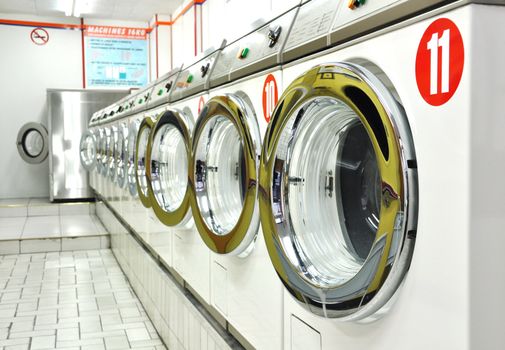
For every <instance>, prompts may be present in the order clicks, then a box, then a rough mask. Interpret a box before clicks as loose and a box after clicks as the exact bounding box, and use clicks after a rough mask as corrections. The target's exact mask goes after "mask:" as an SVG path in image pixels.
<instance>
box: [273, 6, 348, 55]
mask: <svg viewBox="0 0 505 350" xmlns="http://www.w3.org/2000/svg"><path fill="white" fill-rule="evenodd" d="M338 3H344V1H340V2H337V3H336V2H335V1H334V0H319V1H310V2H308V3H306V4H303V5H302V6H301V7H300V10H299V11H298V14H297V16H296V19H295V22H294V24H293V28H292V29H291V32H290V34H289V38H288V40H287V42H286V45H285V49H284V51H283V53H282V58H281V60H282V62H289V61H292V60H294V59H297V58H299V57H303V56H305V55H308V54H310V53H313V52H315V51H319V50H322V49H324V48H325V47H326V46H327V45H328V35H329V32H330V29H331V25H332V24H333V20H334V18H335V14H336V13H337V10H338V6H337V4H338ZM345 3H347V2H346V1H345Z"/></svg>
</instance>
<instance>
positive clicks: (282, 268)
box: [260, 63, 417, 320]
mask: <svg viewBox="0 0 505 350" xmlns="http://www.w3.org/2000/svg"><path fill="white" fill-rule="evenodd" d="M416 174H417V171H416V161H415V154H414V147H413V143H412V137H411V133H410V129H409V126H408V122H407V117H406V116H405V114H404V111H403V109H402V108H401V106H400V105H399V103H398V102H397V101H396V99H395V98H394V97H393V93H392V91H391V90H390V89H389V88H387V87H386V85H384V84H383V83H382V81H381V80H380V79H379V78H378V77H377V76H375V75H373V74H372V73H370V72H369V71H368V70H366V69H365V68H363V67H361V66H357V65H354V64H345V63H340V64H331V65H321V66H317V67H315V68H313V69H311V70H309V71H308V72H306V73H305V74H303V75H302V76H300V77H299V78H297V79H296V80H295V81H294V82H293V83H292V84H291V85H290V86H289V87H288V88H287V90H286V91H285V92H284V94H283V96H282V97H281V99H280V101H279V103H278V105H277V107H276V109H275V111H274V113H273V119H272V120H271V122H270V125H269V127H268V129H267V132H266V135H265V140H264V146H263V152H262V156H261V180H260V181H261V191H260V193H261V195H260V209H261V223H262V227H263V232H264V236H265V241H266V244H267V247H268V251H269V254H270V257H271V260H272V263H273V265H274V267H275V269H276V270H277V273H278V275H279V277H280V278H281V279H282V281H283V283H284V285H285V286H286V287H287V289H288V290H289V291H290V292H291V294H292V295H293V296H294V297H295V298H296V299H298V300H299V301H300V302H301V303H302V304H303V305H305V306H306V307H307V308H308V309H309V310H311V311H312V312H314V313H316V314H319V315H321V316H325V317H331V318H341V319H344V320H358V319H363V318H366V317H376V316H377V315H378V313H377V311H378V310H379V309H381V308H382V306H384V305H385V304H386V303H387V302H388V301H389V300H390V299H391V297H392V295H393V294H394V292H395V291H396V289H397V288H398V286H399V285H400V283H401V282H402V280H403V279H404V276H405V273H406V271H407V269H408V267H409V265H410V260H411V257H412V252H413V247H414V241H415V235H416V234H415V232H416V231H415V230H416V217H417V196H416V193H417V175H416ZM372 315H374V316H372Z"/></svg>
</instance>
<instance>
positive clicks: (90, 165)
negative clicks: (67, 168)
mask: <svg viewBox="0 0 505 350" xmlns="http://www.w3.org/2000/svg"><path fill="white" fill-rule="evenodd" d="M96 143H97V140H96V137H95V133H94V132H93V131H92V130H86V131H85V132H84V134H83V135H82V137H81V143H80V150H79V154H80V157H81V164H82V166H83V167H84V169H86V170H87V171H92V170H93V169H94V168H95V166H96V157H97V155H96V152H97V144H96Z"/></svg>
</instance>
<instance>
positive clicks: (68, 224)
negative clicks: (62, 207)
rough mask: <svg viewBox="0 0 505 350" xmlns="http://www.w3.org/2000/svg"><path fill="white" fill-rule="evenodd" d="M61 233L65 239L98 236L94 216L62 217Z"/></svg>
mask: <svg viewBox="0 0 505 350" xmlns="http://www.w3.org/2000/svg"><path fill="white" fill-rule="evenodd" d="M61 232H62V235H63V236H64V237H66V236H69V237H74V236H85V235H96V234H98V230H97V227H96V225H95V222H94V221H93V218H92V216H90V215H89V214H87V215H67V216H62V217H61Z"/></svg>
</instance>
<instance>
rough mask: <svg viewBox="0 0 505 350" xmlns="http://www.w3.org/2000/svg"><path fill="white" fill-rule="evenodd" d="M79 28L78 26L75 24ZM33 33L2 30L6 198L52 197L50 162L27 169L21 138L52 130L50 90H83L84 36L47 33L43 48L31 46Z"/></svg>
mask: <svg viewBox="0 0 505 350" xmlns="http://www.w3.org/2000/svg"><path fill="white" fill-rule="evenodd" d="M0 18H3V19H9V18H10V19H17V20H31V21H34V20H35V21H45V22H59V23H61V22H63V21H62V20H61V18H59V19H54V18H40V17H38V18H35V17H27V16H12V15H6V14H0ZM64 20H65V19H64ZM66 21H67V22H68V20H66ZM73 23H75V24H78V22H77V21H76V20H75V19H74V21H73ZM32 30H33V28H32V27H18V26H6V25H0V43H2V53H1V56H0V77H1V79H0V104H1V106H2V109H1V112H0V113H1V116H0V118H1V119H0V120H1V125H2V127H1V128H0V149H1V150H2V153H1V157H0V198H14V197H47V196H48V195H49V177H48V172H49V166H48V161H47V160H46V161H44V162H43V163H42V164H40V165H30V164H27V163H25V162H24V161H23V160H22V159H21V157H20V156H19V154H18V152H17V148H16V137H17V133H18V130H19V129H20V128H21V126H22V125H23V124H25V123H27V122H31V121H35V122H42V123H43V124H44V125H45V126H46V127H47V115H46V103H45V102H46V89H47V88H63V89H79V88H82V61H81V32H80V31H78V30H65V29H46V30H47V32H48V33H49V42H48V43H47V44H46V45H44V46H37V45H35V44H34V43H32V41H31V40H30V33H31V31H32Z"/></svg>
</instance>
